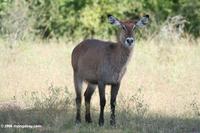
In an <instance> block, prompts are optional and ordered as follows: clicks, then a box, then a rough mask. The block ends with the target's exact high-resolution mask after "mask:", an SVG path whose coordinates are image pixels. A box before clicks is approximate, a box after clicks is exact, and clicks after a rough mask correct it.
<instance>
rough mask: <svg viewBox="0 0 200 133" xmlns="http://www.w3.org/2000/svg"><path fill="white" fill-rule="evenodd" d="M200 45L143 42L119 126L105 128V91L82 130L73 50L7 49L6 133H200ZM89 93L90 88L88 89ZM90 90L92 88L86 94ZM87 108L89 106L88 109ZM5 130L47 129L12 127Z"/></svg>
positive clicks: (2, 53)
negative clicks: (102, 122) (102, 101)
mask: <svg viewBox="0 0 200 133" xmlns="http://www.w3.org/2000/svg"><path fill="white" fill-rule="evenodd" d="M199 44H200V43H199V42H198V41H197V42H190V41H189V40H180V41H178V42H170V43H168V41H159V42H158V41H156V40H147V41H140V42H138V43H137V44H136V46H135V49H134V54H133V57H132V58H131V61H130V62H129V65H128V71H127V73H126V74H125V76H124V78H123V80H122V86H121V88H120V92H119V96H118V98H117V102H118V104H117V107H116V109H117V111H116V113H117V126H116V127H111V126H110V125H109V118H110V106H109V98H110V88H109V86H108V87H107V89H106V99H107V104H106V110H105V111H106V113H105V120H106V123H105V126H104V127H99V126H98V115H99V97H98V91H96V92H95V94H94V96H93V97H92V118H93V120H94V122H93V124H91V125H89V124H86V123H85V122H84V106H82V112H83V114H82V124H80V125H75V124H74V118H75V106H74V99H75V93H74V87H73V78H72V75H73V73H72V67H71V52H72V49H73V48H74V46H75V44H74V43H70V44H68V43H67V42H55V41H52V42H41V41H39V42H34V43H33V42H31V43H30V42H23V43H20V44H19V46H15V47H13V48H12V49H10V48H8V47H6V44H5V42H1V44H0V75H1V76H0V110H1V111H0V124H1V128H0V130H2V131H3V132H16V131H19V132H20V133H23V132H24V133H25V132H59V133H60V132H67V133H68V132H81V133H82V132H106V133H110V132H119V133H121V132H144V133H145V132H147V133H150V132H152V133H155V132H159V133H163V132H167V133H173V132H174V133H179V132H180V133H197V132H200V116H199V115H200V110H199V107H200V99H199V96H200V93H199V92H200V80H199V79H200V45H199ZM84 87H85V85H84ZM84 89H85V88H84ZM82 105H84V104H82ZM5 124H12V126H13V125H16V124H18V125H20V124H21V125H24V124H28V125H42V127H40V128H33V129H31V128H24V129H23V128H13V127H12V128H5Z"/></svg>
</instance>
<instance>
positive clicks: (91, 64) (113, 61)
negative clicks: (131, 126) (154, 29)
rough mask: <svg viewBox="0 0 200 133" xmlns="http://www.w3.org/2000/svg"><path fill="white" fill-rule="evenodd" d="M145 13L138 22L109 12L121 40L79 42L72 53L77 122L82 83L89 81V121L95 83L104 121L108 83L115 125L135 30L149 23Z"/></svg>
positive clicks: (100, 119) (87, 119) (86, 101)
mask: <svg viewBox="0 0 200 133" xmlns="http://www.w3.org/2000/svg"><path fill="white" fill-rule="evenodd" d="M148 18H149V16H148V15H146V16H144V17H142V18H141V19H140V20H138V21H119V20H118V19H116V18H115V17H113V16H111V15H109V16H108V19H109V22H110V23H111V24H113V25H117V26H119V27H120V28H121V32H120V34H119V37H118V41H117V42H116V43H114V42H106V41H101V40H95V39H90V40H89V39H88V40H84V41H82V42H81V43H80V44H78V45H77V46H76V47H75V48H74V50H73V52H72V67H73V71H74V86H75V91H76V106H77V114H76V122H77V123H79V122H80V121H81V116H80V110H81V101H82V98H81V97H82V96H81V95H82V83H83V82H84V81H86V82H87V83H88V86H87V89H86V91H85V93H84V96H85V106H86V114H85V120H86V122H88V123H90V122H92V120H91V116H90V101H91V97H92V94H93V93H94V91H95V88H96V86H98V88H99V96H100V116H99V125H100V126H102V125H103V124H104V107H105V104H106V99H105V86H106V85H111V100H110V104H111V119H110V124H111V125H115V123H116V122H115V104H116V97H117V93H118V90H119V87H120V83H121V79H122V77H123V75H124V74H125V71H126V67H127V63H128V61H129V59H130V57H131V55H132V53H133V48H134V44H135V38H134V34H133V30H134V29H135V28H136V27H142V26H144V25H145V24H146V23H147V22H148Z"/></svg>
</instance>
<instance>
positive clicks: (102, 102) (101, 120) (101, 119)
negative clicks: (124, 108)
mask: <svg viewBox="0 0 200 133" xmlns="http://www.w3.org/2000/svg"><path fill="white" fill-rule="evenodd" d="M98 87H99V97H100V115H99V126H103V125H104V107H105V104H106V98H105V84H104V83H102V82H99V83H98Z"/></svg>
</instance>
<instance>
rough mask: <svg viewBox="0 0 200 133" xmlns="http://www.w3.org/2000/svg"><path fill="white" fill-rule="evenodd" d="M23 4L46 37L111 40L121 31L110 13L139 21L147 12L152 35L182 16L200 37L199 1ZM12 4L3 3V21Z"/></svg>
mask: <svg viewBox="0 0 200 133" xmlns="http://www.w3.org/2000/svg"><path fill="white" fill-rule="evenodd" d="M22 1H23V2H26V4H27V7H28V9H29V11H28V18H32V19H31V23H32V24H31V25H32V27H31V28H32V31H31V32H33V33H34V34H35V35H39V36H41V37H42V38H51V37H56V38H59V37H64V38H68V39H73V40H75V39H78V38H93V37H100V38H109V37H110V36H112V35H114V34H115V32H116V29H117V28H113V27H112V26H111V25H109V24H108V23H107V14H113V15H115V16H116V17H119V18H120V19H135V18H137V17H139V16H142V15H143V14H146V13H148V14H150V15H151V18H152V24H151V28H150V32H151V33H152V32H155V31H157V30H158V29H159V28H160V26H159V25H160V24H162V23H163V22H164V21H165V20H166V19H167V18H168V17H172V16H176V15H181V16H183V17H185V18H186V20H187V21H189V22H190V23H188V24H187V25H186V27H185V31H186V32H187V33H190V34H192V35H193V36H194V37H198V36H199V35H200V1H199V0H191V1H188V0H168V1H166V0H149V1H146V0H140V1H138V0H123V1H121V0H31V1H30V0H18V2H22ZM12 3H14V1H13V0H0V20H1V19H4V18H5V17H8V15H5V14H6V12H7V8H9V6H10V5H11V4H12ZM10 10H12V9H10ZM0 22H1V21H0ZM0 25H1V23H0ZM1 27H2V26H1Z"/></svg>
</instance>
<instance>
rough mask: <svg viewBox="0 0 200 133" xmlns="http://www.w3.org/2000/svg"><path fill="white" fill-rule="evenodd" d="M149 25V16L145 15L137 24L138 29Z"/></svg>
mask: <svg viewBox="0 0 200 133" xmlns="http://www.w3.org/2000/svg"><path fill="white" fill-rule="evenodd" d="M148 23H149V15H145V16H143V17H141V18H140V19H139V20H138V21H137V23H136V26H137V27H144V26H145V25H147V24H148Z"/></svg>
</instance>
